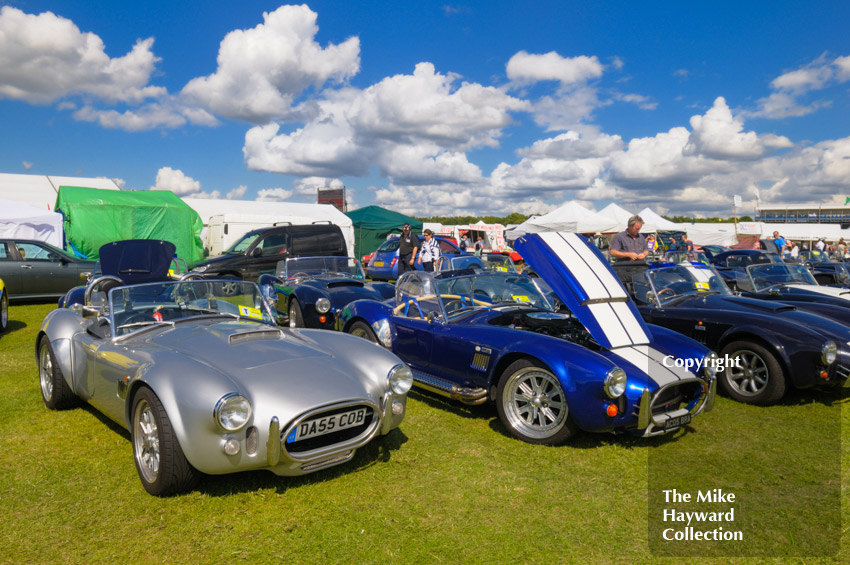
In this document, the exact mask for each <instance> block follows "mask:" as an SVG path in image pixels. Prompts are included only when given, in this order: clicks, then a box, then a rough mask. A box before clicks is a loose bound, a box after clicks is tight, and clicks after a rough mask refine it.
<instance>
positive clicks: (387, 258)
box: [366, 235, 469, 281]
mask: <svg viewBox="0 0 850 565" xmlns="http://www.w3.org/2000/svg"><path fill="white" fill-rule="evenodd" d="M417 237H419V248H420V249H421V248H422V242H424V241H425V238H424V237H423V236H421V235H420V236H417ZM434 239H436V240H437V241H438V242H440V255H469V254H468V253H466V252H465V251H461V250H460V247H458V246H457V245H456V244H455V243H453V242H452V241H450V240H449V239H447V238H445V237H440V236H434ZM398 244H399V238H398V237H394V238H392V239H388V240H387V241H385V242H384V243H382V244H381V245H380V247H378V249H377V250H376V251H375V254H374V255H373V256H372V258H371V259H369V264H368V265H367V266H366V276H367V277H369V278H370V279H372V280H381V281H390V280H396V279H397V278H398ZM414 264H415V266H416V269H417V270H419V271H421V270H422V265H421V264H419V263H414Z"/></svg>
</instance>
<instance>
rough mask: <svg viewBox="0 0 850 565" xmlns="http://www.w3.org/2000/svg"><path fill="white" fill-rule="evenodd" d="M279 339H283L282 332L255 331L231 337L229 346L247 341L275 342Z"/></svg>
mask: <svg viewBox="0 0 850 565" xmlns="http://www.w3.org/2000/svg"><path fill="white" fill-rule="evenodd" d="M279 339H283V332H282V331H280V330H256V331H251V332H244V333H238V334H233V335H231V336H230V345H236V344H239V343H246V342H249V341H277V340H279Z"/></svg>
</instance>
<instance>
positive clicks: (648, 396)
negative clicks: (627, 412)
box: [634, 377, 717, 437]
mask: <svg viewBox="0 0 850 565" xmlns="http://www.w3.org/2000/svg"><path fill="white" fill-rule="evenodd" d="M716 394H717V379H716V378H712V379H710V380H708V381H705V380H703V379H699V378H696V377H694V378H692V379H685V380H682V381H678V382H675V383H671V384H669V385H665V386H663V387H661V388H659V389H658V390H656V391H655V392H654V393H650V391H649V389H644V390H643V392H642V393H641V396H640V401H639V403H638V405H637V407H636V416H637V428H636V429H635V430H634V433H635V434H636V435H639V436H640V437H651V436H657V435H663V434H666V433H670V432H673V431H676V430H677V429H679V428H680V427H682V426H683V425H687V424H688V423H689V422H690V421H691V419H692V418H694V417H695V416H698V415H699V414H700V413H702V412H707V411H709V410H711V409H712V408H713V407H714V398H715V396H716ZM680 397H681V401H677V400H676V399H678V398H680Z"/></svg>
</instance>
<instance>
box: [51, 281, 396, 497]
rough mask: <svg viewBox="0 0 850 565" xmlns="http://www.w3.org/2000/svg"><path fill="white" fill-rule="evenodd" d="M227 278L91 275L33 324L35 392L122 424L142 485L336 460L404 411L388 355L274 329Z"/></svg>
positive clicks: (158, 488)
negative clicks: (81, 289)
mask: <svg viewBox="0 0 850 565" xmlns="http://www.w3.org/2000/svg"><path fill="white" fill-rule="evenodd" d="M233 282H234V281H229V283H230V284H233ZM236 284H237V285H238V289H237V292H235V293H227V294H225V292H224V283H223V281H211V280H182V281H167V282H153V283H145V284H134V285H123V282H122V281H119V280H118V279H116V278H115V277H103V278H101V279H97V280H94V281H92V282H90V283H89V285H88V288H87V290H86V294H85V300H84V301H83V304H76V305H74V306H72V307H70V308H59V309H57V310H54V311H52V312H50V313H49V314H48V315H47V317H46V318H45V319H44V322H43V323H42V325H41V329H40V330H39V332H38V336H37V338H36V348H35V349H36V357H37V361H38V367H39V379H40V382H41V392H42V397H43V399H44V403H45V405H46V406H47V407H48V408H51V409H63V408H68V407H71V406H73V405H74V404H76V403H77V401H78V400H83V401H85V402H88V403H89V404H91V405H92V406H94V407H95V408H97V409H98V410H99V411H101V412H103V414H105V415H106V416H108V417H109V418H111V419H112V420H114V421H115V422H117V423H118V424H120V425H121V426H124V427H125V428H126V429H128V430H129V432H130V436H131V439H132V443H133V454H134V456H135V460H136V469H137V471H138V473H139V477H140V478H141V481H142V484H143V485H144V487H145V489H146V490H147V491H148V492H149V493H151V494H153V495H158V496H164V495H168V494H172V493H177V492H181V491H186V490H191V489H192V488H193V487H194V486H195V484H196V481H197V479H198V476H199V472H200V473H208V474H223V473H233V472H237V471H245V470H253V469H267V470H269V471H272V472H273V473H275V474H277V475H301V474H305V473H309V472H311V471H316V470H319V469H323V468H326V467H330V466H332V465H338V464H340V463H343V462H345V461H348V460H350V459H351V458H352V457H353V455H354V452H355V450H356V449H357V448H358V447H360V446H362V445H365V444H366V443H368V442H369V441H370V440H372V439H373V438H375V437H376V436H378V435H383V434H387V433H389V432H390V430H392V429H393V428H396V427H397V426H398V425H399V424H400V423H401V421H402V418H403V417H404V413H405V407H406V398H407V391H408V390H409V389H410V385H411V384H412V375H411V372H410V369H409V368H407V366H406V365H405V364H404V363H402V362H401V361H400V360H399V359H398V358H397V357H396V356H395V355H393V354H391V353H389V352H388V351H386V350H384V349H383V348H381V347H378V346H376V345H374V344H372V343H369V342H367V341H365V340H362V339H359V338H357V337H354V336H350V335H347V334H343V333H337V332H328V331H322V330H306V329H305V330H290V329H289V328H286V329H284V328H280V327H278V326H276V325H274V322H273V319H274V318H273V317H272V313H271V311H270V310H269V307H268V305H267V304H266V302H265V301H264V300H263V298H262V296H261V294H260V292H259V289H258V288H257V286H256V285H255V284H254V283H249V282H236ZM109 287H111V288H109ZM231 290H232V289H231Z"/></svg>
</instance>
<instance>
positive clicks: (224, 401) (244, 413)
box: [213, 392, 253, 432]
mask: <svg viewBox="0 0 850 565" xmlns="http://www.w3.org/2000/svg"><path fill="white" fill-rule="evenodd" d="M252 413H253V410H252V409H251V403H250V402H248V399H247V398H245V397H244V396H242V395H241V394H238V393H235V392H231V393H230V394H225V395H224V396H222V397H221V398H220V399H219V401H218V402H217V403H216V405H215V410H214V411H213V416H214V417H215V423H216V424H218V426H219V427H220V428H221V429H223V430H224V431H226V432H235V431H238V430H240V429H241V428H242V427H243V426H245V424H247V423H248V420H250V419H251V414H252Z"/></svg>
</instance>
